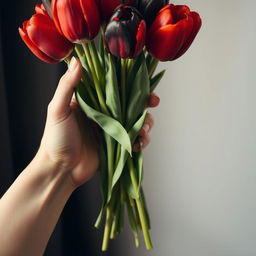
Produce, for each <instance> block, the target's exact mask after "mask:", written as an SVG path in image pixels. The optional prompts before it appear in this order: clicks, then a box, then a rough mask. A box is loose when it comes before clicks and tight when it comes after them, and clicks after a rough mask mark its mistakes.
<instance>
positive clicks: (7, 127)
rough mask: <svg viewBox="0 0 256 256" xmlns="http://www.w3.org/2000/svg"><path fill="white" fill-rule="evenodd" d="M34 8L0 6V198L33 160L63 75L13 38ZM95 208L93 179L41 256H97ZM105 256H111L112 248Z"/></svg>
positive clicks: (23, 0) (24, 1)
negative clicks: (49, 103) (48, 106)
mask: <svg viewBox="0 0 256 256" xmlns="http://www.w3.org/2000/svg"><path fill="white" fill-rule="evenodd" d="M36 3H38V2H36V1H32V0H20V1H15V2H14V1H7V0H1V4H0V8H1V10H0V11H1V12H0V15H1V16H0V29H1V30H0V120H1V121H0V122H1V123H0V196H2V195H3V193H4V192H5V191H6V190H7V188H8V187H9V186H10V185H11V183H12V182H13V181H14V179H15V178H16V177H17V176H18V175H19V173H20V172H21V171H22V170H23V169H24V168H25V167H26V165H27V164H28V163H29V162H30V161H31V159H32V158H33V156H34V155H35V153H36V151H37V149H38V146H39V143H40V139H41V136H42V133H43V128H44V123H45V119H46V109H47V105H48V102H49V101H50V99H51V97H52V96H53V93H54V91H55V88H56V85H57V82H58V79H59V78H60V76H61V74H62V73H63V72H64V69H65V65H63V64H58V65H49V64H46V63H43V62H41V61H40V60H38V59H37V58H36V57H35V56H34V55H33V54H32V53H31V52H30V51H29V50H28V49H27V47H26V46H25V44H24V43H23V42H22V40H21V39H20V37H19V34H18V30H17V29H18V27H19V26H21V24H22V22H23V21H24V20H26V19H28V18H30V16H31V15H32V14H33V8H34V5H35V4H36ZM99 208H100V194H99V190H98V177H95V178H94V179H93V180H92V181H90V182H88V183H87V184H85V185H84V186H82V187H81V188H79V189H78V190H77V191H75V192H74V194H73V195H72V196H71V198H70V200H69V201H68V203H67V205H66V207H65V209H64V211H63V213H62V216H61V218H60V220H59V222H58V224H57V227H56V229H55V231H54V233H53V235H52V237H51V238H50V241H49V244H48V247H47V250H46V252H45V255H47V256H66V255H67V256H80V255H81V256H82V255H83V256H85V255H90V256H98V255H103V254H102V253H101V252H100V247H101V239H102V230H100V231H99V230H96V229H95V228H94V227H93V224H94V221H95V219H96V217H97V214H98V211H99ZM8 221H11V220H8ZM1 235H4V234H3V233H2V234H1ZM110 253H111V255H114V254H115V253H114V248H112V249H110ZM20 255H22V252H21V254H20ZM104 255H108V254H107V253H104Z"/></svg>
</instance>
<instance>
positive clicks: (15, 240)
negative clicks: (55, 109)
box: [0, 153, 74, 256]
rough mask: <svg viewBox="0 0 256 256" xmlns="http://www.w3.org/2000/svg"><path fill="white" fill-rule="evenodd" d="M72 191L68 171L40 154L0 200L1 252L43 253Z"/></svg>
mask: <svg viewBox="0 0 256 256" xmlns="http://www.w3.org/2000/svg"><path fill="white" fill-rule="evenodd" d="M73 190H74V186H73V184H72V182H71V179H70V176H69V175H68V172H66V171H65V170H64V168H63V167H61V166H58V165H57V164H52V163H51V161H49V159H48V158H47V157H46V156H45V155H43V154H40V153H38V154H37V156H36V157H35V158H34V159H33V161H32V162H31V163H30V165H29V166H28V167H27V168H26V169H25V170H24V171H23V172H22V173H21V174H20V176H19V177H18V178H17V179H16V181H15V182H14V183H13V184H12V186H11V187H10V188H9V190H8V191H7V192H6V193H5V195H4V196H3V197H2V198H1V200H0V231H1V236H0V255H5V256H16V255H17V256H19V255H26V256H30V255H31V256H39V255H42V254H43V252H44V250H45V247H46V244H47V242H48V239H49V237H50V235H51V233H52V231H53V229H54V227H55V225H56V223H57V220H58V218H59V216H60V214H61V211H62V209H63V207H64V205H65V203H66V201H67V200H68V198H69V196H70V195H71V193H72V192H73Z"/></svg>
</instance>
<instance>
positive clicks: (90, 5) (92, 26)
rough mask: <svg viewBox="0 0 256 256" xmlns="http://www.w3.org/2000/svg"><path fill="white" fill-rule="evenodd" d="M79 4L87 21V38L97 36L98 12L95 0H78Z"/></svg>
mask: <svg viewBox="0 0 256 256" xmlns="http://www.w3.org/2000/svg"><path fill="white" fill-rule="evenodd" d="M80 5H81V8H82V12H83V15H84V18H85V20H86V23H87V29H88V34H89V36H88V39H93V38H94V37H96V36H97V34H98V32H99V29H100V14H99V9H98V7H97V5H96V3H95V0H80Z"/></svg>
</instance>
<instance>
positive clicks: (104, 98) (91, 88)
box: [75, 38, 164, 251]
mask: <svg viewBox="0 0 256 256" xmlns="http://www.w3.org/2000/svg"><path fill="white" fill-rule="evenodd" d="M75 52H76V55H77V56H78V57H79V59H80V61H81V63H82V66H83V75H82V79H81V82H80V84H79V85H78V86H77V88H76V97H77V101H78V103H79V104H80V106H81V108H82V110H83V111H84V112H85V113H86V115H87V116H88V117H89V118H91V119H92V120H94V121H95V122H96V123H97V124H98V125H99V126H100V127H101V128H102V131H103V132H102V136H101V143H100V145H101V149H100V163H101V166H100V177H101V191H102V197H103V204H102V209H101V211H100V214H99V217H98V219H97V221H96V223H95V227H97V228H99V227H100V225H101V223H102V222H103V220H104V217H105V228H104V236H103V242H102V250H103V251H106V250H107V248H108V245H109V240H110V239H114V238H116V237H117V236H118V234H119V233H120V232H121V231H122V229H123V226H124V212H125V208H126V209H127V215H128V219H129V223H130V227H131V229H132V232H133V236H134V240H135V245H136V247H139V246H140V241H139V231H140V230H141V231H142V233H143V236H144V241H145V245H146V248H147V249H151V248H152V242H151V238H150V233H149V230H150V220H149V214H148V210H147V205H146V201H145V197H144V193H143V189H142V186H141V181H142V176H143V157H142V152H141V149H140V150H139V152H132V150H131V149H132V145H133V144H134V143H135V142H136V140H137V137H138V133H139V131H140V129H141V127H142V125H143V123H144V120H145V117H146V113H147V112H146V110H145V108H146V105H147V101H148V97H149V94H150V92H152V91H153V90H154V89H155V87H156V85H157V84H158V83H159V82H160V80H161V78H162V76H163V74H164V71H162V72H160V73H158V74H157V75H155V76H154V73H155V70H156V67H157V64H158V61H157V60H155V59H154V58H153V57H151V56H150V55H149V54H147V52H146V51H143V52H142V53H141V54H140V55H139V56H138V57H137V58H135V59H120V58H117V57H114V56H112V55H111V54H110V53H109V52H108V51H107V50H106V49H105V47H104V43H103V39H102V38H101V39H100V40H99V45H98V47H96V45H95V42H94V41H90V42H88V43H85V44H82V45H76V47H75Z"/></svg>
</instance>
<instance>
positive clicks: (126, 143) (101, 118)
mask: <svg viewBox="0 0 256 256" xmlns="http://www.w3.org/2000/svg"><path fill="white" fill-rule="evenodd" d="M75 93H76V98H77V102H78V103H79V105H80V107H81V108H82V110H83V111H84V112H85V113H86V115H87V116H88V117H89V118H90V119H92V120H93V121H95V122H96V123H97V124H98V125H99V126H100V127H101V128H102V129H103V130H104V132H106V133H107V134H108V135H110V136H111V137H112V138H114V139H115V140H116V141H117V142H118V143H120V144H121V145H122V147H123V148H124V149H125V150H126V151H127V152H128V153H129V154H130V155H131V151H132V147H131V141H130V138H129V135H128V134H127V132H126V130H125V129H124V127H123V126H122V125H121V124H120V123H119V122H118V121H116V120H115V119H113V118H112V117H109V116H107V115H105V114H103V113H101V112H99V111H97V110H95V109H94V108H92V107H91V106H89V105H88V104H87V103H86V101H85V99H86V91H85V88H84V86H83V84H82V83H80V84H79V85H78V86H77V88H76V90H75Z"/></svg>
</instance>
